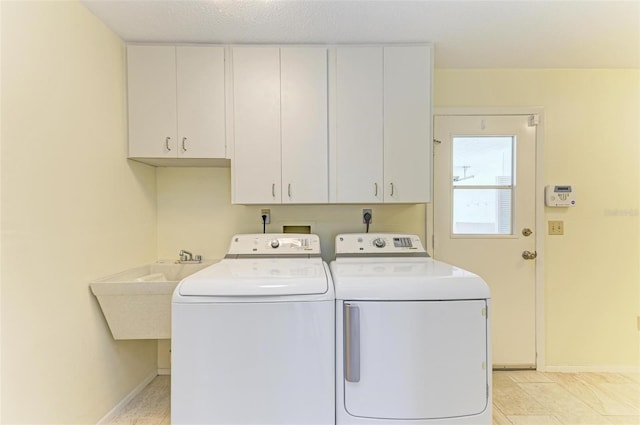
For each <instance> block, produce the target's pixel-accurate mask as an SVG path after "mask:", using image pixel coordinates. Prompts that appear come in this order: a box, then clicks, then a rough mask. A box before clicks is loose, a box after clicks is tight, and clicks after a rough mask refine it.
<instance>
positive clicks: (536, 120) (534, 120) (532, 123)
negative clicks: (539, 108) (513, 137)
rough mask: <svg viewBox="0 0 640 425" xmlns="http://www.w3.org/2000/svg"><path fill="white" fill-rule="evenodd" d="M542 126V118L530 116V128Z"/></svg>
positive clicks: (535, 115)
mask: <svg viewBox="0 0 640 425" xmlns="http://www.w3.org/2000/svg"><path fill="white" fill-rule="evenodd" d="M538 124H540V116H538V114H533V115H529V127H536V126H537V125H538Z"/></svg>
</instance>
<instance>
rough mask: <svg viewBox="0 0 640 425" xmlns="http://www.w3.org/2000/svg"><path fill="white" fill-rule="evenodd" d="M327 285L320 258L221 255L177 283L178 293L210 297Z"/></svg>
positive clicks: (309, 290) (309, 291) (307, 290)
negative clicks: (207, 265)
mask: <svg viewBox="0 0 640 425" xmlns="http://www.w3.org/2000/svg"><path fill="white" fill-rule="evenodd" d="M328 289H329V284H328V280H327V273H326V271H325V268H324V263H323V261H322V259H320V258H300V259H292V258H259V259H252V258H241V259H224V260H222V261H220V262H219V263H216V264H214V265H212V266H210V267H207V268H206V269H203V270H200V271H199V272H197V273H194V274H192V275H191V276H189V277H187V278H185V279H184V280H182V282H180V285H179V286H178V292H179V294H180V295H183V296H211V297H263V296H283V295H313V294H324V293H326V292H327V291H328Z"/></svg>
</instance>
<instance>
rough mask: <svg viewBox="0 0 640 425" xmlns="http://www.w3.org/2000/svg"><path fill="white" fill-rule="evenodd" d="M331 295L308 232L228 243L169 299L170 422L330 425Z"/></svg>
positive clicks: (332, 410) (317, 250) (254, 236)
mask: <svg viewBox="0 0 640 425" xmlns="http://www.w3.org/2000/svg"><path fill="white" fill-rule="evenodd" d="M334 312H335V293H334V289H333V283H332V280H331V274H330V272H329V268H328V266H327V264H326V263H325V262H324V261H322V259H321V258H320V241H319V239H318V237H317V236H316V235H292V234H247V235H236V236H234V237H233V238H232V241H231V246H230V248H229V253H228V254H227V256H226V257H225V259H223V260H222V261H220V262H219V263H216V264H214V265H212V266H210V267H208V268H206V269H203V270H201V271H199V272H197V273H195V274H193V275H191V276H189V277H187V278H186V279H184V280H183V281H181V282H180V284H179V285H178V286H177V288H176V290H175V292H174V295H173V301H172V341H171V351H172V367H171V422H172V423H173V424H296V425H300V424H323V425H324V424H334V423H335V346H334V341H335V334H334V329H335V313H334Z"/></svg>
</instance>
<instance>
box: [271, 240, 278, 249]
mask: <svg viewBox="0 0 640 425" xmlns="http://www.w3.org/2000/svg"><path fill="white" fill-rule="evenodd" d="M279 246H280V241H279V240H277V239H274V240H272V241H271V248H277V247H279Z"/></svg>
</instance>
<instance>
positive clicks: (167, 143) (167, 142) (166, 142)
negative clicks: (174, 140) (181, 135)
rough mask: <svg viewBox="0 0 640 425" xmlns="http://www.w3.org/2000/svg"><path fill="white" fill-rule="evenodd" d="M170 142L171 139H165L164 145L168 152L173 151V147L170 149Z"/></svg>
mask: <svg viewBox="0 0 640 425" xmlns="http://www.w3.org/2000/svg"><path fill="white" fill-rule="evenodd" d="M169 140H171V137H167V138H166V139H164V145H165V147H166V148H167V150H168V151H171V147H169Z"/></svg>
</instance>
